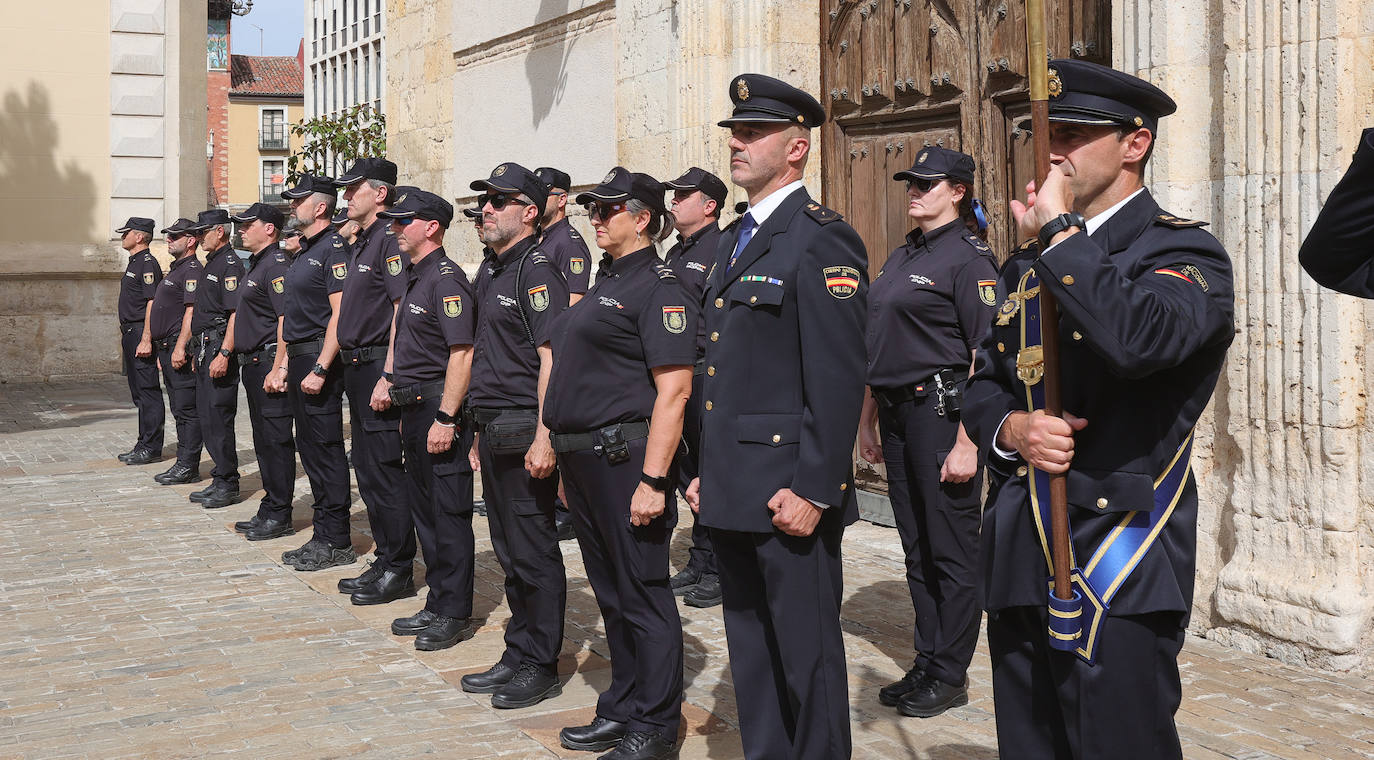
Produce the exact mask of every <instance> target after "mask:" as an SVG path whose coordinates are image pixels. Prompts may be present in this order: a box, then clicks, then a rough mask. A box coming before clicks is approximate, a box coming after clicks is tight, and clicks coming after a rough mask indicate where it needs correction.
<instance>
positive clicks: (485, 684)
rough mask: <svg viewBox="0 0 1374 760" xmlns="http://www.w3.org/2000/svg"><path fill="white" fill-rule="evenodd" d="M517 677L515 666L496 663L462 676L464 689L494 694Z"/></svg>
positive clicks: (475, 692) (473, 692)
mask: <svg viewBox="0 0 1374 760" xmlns="http://www.w3.org/2000/svg"><path fill="white" fill-rule="evenodd" d="M514 677H515V668H512V667H510V666H509V665H503V664H501V663H499V662H498V663H496V664H495V665H492V666H491V667H489V668H487V669H486V670H484V671H482V672H481V673H469V674H467V675H465V676H463V678H462V681H461V683H462V686H463V691H466V692H467V693H469V694H492V693H494V692H495V691H496V690H497V689H500V688H501V687H502V686H505V685H506V684H508V683H510V679H512V678H514Z"/></svg>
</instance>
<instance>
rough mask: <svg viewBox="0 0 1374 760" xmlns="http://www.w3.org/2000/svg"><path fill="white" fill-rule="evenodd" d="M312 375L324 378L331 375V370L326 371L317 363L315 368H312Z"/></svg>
mask: <svg viewBox="0 0 1374 760" xmlns="http://www.w3.org/2000/svg"><path fill="white" fill-rule="evenodd" d="M310 374H312V375H318V376H320V377H324V376H325V375H328V374H329V370H327V369H325V368H324V365H323V364H320V363H319V362H315V366H314V367H311V368H310Z"/></svg>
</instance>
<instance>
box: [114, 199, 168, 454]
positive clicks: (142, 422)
mask: <svg viewBox="0 0 1374 760" xmlns="http://www.w3.org/2000/svg"><path fill="white" fill-rule="evenodd" d="M155 226H156V225H155V224H154V223H153V220H152V219H148V218H146V217H141V216H131V217H129V220H128V221H127V222H125V223H124V226H123V227H120V228H119V229H117V230H115V232H116V233H118V234H119V236H120V238H119V245H120V247H121V248H123V249H124V250H125V251H128V252H129V264H128V266H126V267H125V268H124V277H123V279H122V280H120V284H119V336H120V338H119V345H120V348H122V349H123V351H124V376H125V378H126V379H127V380H128V381H129V396H130V398H132V399H133V402H134V407H135V408H136V409H138V440H137V441H135V442H134V447H133V448H132V449H130V450H129V451H126V452H124V453H123V454H120V455H119V456H118V457H117V458H118V459H119V461H121V462H124V463H125V464H148V463H149V462H156V461H157V460H159V459H161V458H162V423H163V421H164V419H165V417H164V415H165V412H164V411H163V409H162V386H161V385H159V384H158V379H157V357H156V356H155V355H154V354H153V336H152V333H151V332H150V331H149V327H148V317H149V314H150V312H152V309H153V296H154V295H156V294H157V287H158V283H159V282H161V281H162V267H161V266H160V265H159V264H158V263H157V259H155V258H153V253H152V251H149V250H148V243H149V242H151V241H152V239H153V227H155Z"/></svg>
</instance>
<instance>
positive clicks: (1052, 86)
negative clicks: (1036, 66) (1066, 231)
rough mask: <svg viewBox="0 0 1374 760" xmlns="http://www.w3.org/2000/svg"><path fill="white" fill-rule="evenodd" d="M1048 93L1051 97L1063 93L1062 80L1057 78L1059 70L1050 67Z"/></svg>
mask: <svg viewBox="0 0 1374 760" xmlns="http://www.w3.org/2000/svg"><path fill="white" fill-rule="evenodd" d="M1049 93H1050V97H1052V98H1057V97H1059V96H1060V95H1063V94H1064V80H1062V79H1060V78H1059V72H1058V71H1055V70H1054V69H1050V82H1049Z"/></svg>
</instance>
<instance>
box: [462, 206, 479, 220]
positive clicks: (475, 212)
mask: <svg viewBox="0 0 1374 760" xmlns="http://www.w3.org/2000/svg"><path fill="white" fill-rule="evenodd" d="M463 216H466V217H467V218H469V219H471V220H473V221H474V222H478V221H481V220H482V209H480V208H465V209H463Z"/></svg>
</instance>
